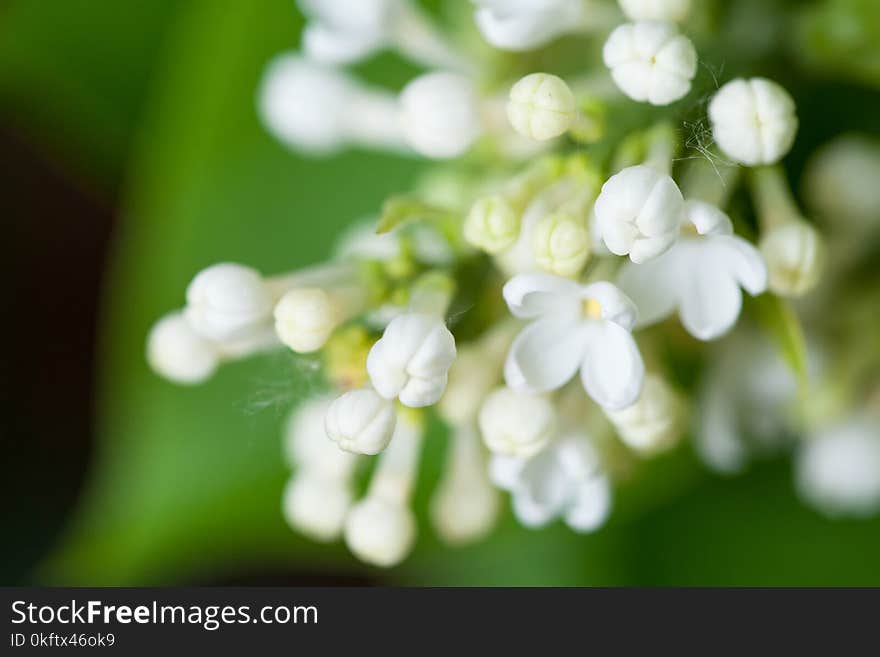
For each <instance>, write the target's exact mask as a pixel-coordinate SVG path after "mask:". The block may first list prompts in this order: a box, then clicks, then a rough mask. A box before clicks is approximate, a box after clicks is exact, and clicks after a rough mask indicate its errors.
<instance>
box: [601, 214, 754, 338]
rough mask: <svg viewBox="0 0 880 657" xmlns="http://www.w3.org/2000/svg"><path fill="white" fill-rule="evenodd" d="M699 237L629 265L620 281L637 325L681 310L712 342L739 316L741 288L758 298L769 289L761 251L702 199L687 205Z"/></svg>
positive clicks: (692, 328)
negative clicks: (635, 312) (636, 314)
mask: <svg viewBox="0 0 880 657" xmlns="http://www.w3.org/2000/svg"><path fill="white" fill-rule="evenodd" d="M686 206H687V207H686V213H687V217H688V221H689V222H690V224H692V225H693V227H694V229H695V231H696V235H692V234H687V233H683V234H682V236H681V237H680V238H679V240H678V242H677V243H676V244H675V246H673V247H672V248H671V249H670V250H669V251H667V252H666V253H665V254H663V255H661V256H660V257H658V258H655V259H654V260H652V261H650V262H647V263H644V264H641V265H633V264H630V263H626V264H625V265H624V267H623V269H622V270H621V272H620V275H619V278H618V284H619V285H620V287H621V289H623V290H624V292H626V294H628V295H629V297H630V298H631V299H632V300H633V301H634V302H635V304H636V307H637V308H638V309H639V320H638V324H637V325H638V326H639V327H641V326H647V325H649V324H653V323H655V322H658V321H660V320H661V319H664V318H666V317H668V316H669V315H671V314H672V313H673V312H675V311H676V310H677V311H678V314H679V317H680V319H681V322H682V324H683V325H684V327H685V329H687V331H688V333H690V334H691V335H693V336H694V337H695V338H698V339H700V340H712V339H714V338H717V337H719V336H721V335H722V334H724V333H726V332H727V331H728V330H729V329H730V328H731V327H732V326H733V325H734V324H735V323H736V320H737V318H738V317H739V312H740V309H741V307H742V292H741V291H740V287H742V288H743V289H745V290H746V291H747V292H748V293H749V294H751V295H753V296H755V295H758V294H761V293H762V292H764V291H765V290H766V288H767V267H766V265H765V264H764V260H763V258H761V254H760V253H758V250H757V249H756V248H755V247H753V246H752V245H751V244H749V243H748V242H747V241H745V240H744V239H742V238H741V237H737V236H736V235H734V234H733V228H732V226H731V223H730V219H729V218H728V217H727V215H726V214H724V213H723V212H722V211H721V210H719V209H718V208H716V207H715V206H713V205H710V204H708V203H703V202H701V201H688V202H687V204H686Z"/></svg>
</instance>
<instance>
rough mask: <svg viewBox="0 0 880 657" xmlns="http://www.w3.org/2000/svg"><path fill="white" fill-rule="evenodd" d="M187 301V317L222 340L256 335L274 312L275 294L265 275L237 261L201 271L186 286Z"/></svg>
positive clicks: (205, 333) (199, 329)
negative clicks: (270, 289)
mask: <svg viewBox="0 0 880 657" xmlns="http://www.w3.org/2000/svg"><path fill="white" fill-rule="evenodd" d="M186 302H187V306H186V310H185V314H186V319H187V321H189V323H190V325H191V326H192V327H193V329H194V330H195V331H196V332H197V333H199V334H201V335H203V336H205V337H206V338H208V339H211V340H216V341H219V342H222V341H226V340H240V339H241V340H243V339H246V338H248V337H250V336H252V335H254V334H255V333H256V332H258V331H259V330H261V329H262V328H264V327H265V324H266V322H267V321H268V320H269V318H270V317H271V315H272V297H271V294H270V293H269V290H268V289H267V287H266V285H265V283H264V281H263V277H262V276H261V275H260V273H259V272H257V271H256V270H254V269H251V268H250V267H245V266H244V265H238V264H234V263H222V264H219V265H213V266H211V267H208V268H207V269H204V270H202V271H201V272H199V274H198V275H197V276H196V277H195V278H194V279H193V281H192V283H190V284H189V287H188V288H187V290H186Z"/></svg>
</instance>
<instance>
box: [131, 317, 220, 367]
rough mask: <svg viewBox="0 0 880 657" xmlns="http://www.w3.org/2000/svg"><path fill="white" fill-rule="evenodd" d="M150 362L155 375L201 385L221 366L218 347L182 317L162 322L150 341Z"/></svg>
mask: <svg viewBox="0 0 880 657" xmlns="http://www.w3.org/2000/svg"><path fill="white" fill-rule="evenodd" d="M147 361H148V362H149V363H150V367H152V368H153V369H154V370H155V371H156V372H158V373H159V374H161V375H162V376H164V377H165V378H166V379H169V380H171V381H175V382H177V383H188V384H194V383H201V382H202V381H205V380H206V379H208V378H209V377H210V376H211V375H212V374H213V373H214V371H215V370H216V369H217V366H218V365H219V363H220V352H219V349H218V347H217V345H216V344H215V343H213V342H211V341H210V340H208V339H207V338H204V337H202V336H201V335H199V334H198V333H196V331H194V330H193V328H192V326H190V323H189V322H188V321H187V320H186V318H185V317H184V316H183V313H179V312H177V313H169V314H168V315H166V316H165V317H163V318H162V319H160V320H159V321H158V322H156V324H155V325H154V326H153V328H151V329H150V335H149V336H148V338H147Z"/></svg>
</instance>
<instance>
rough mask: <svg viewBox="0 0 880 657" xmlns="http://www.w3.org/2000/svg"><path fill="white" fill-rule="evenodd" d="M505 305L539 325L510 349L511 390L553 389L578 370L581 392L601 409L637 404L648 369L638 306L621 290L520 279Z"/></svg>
mask: <svg viewBox="0 0 880 657" xmlns="http://www.w3.org/2000/svg"><path fill="white" fill-rule="evenodd" d="M504 299H505V301H507V305H508V306H509V307H510V311H511V312H512V313H513V314H514V315H515V316H516V317H519V318H521V319H530V320H534V321H532V323H531V324H529V325H528V326H526V328H525V329H523V331H522V332H521V333H520V334H519V335H518V336H517V338H516V340H514V341H513V346H512V347H511V348H510V353H509V354H508V356H507V363H506V364H505V368H504V375H505V378H506V380H507V385H509V386H510V387H512V388H517V389H521V390H527V391H530V392H544V391H548V390H555V389H556V388H559V387H561V386H562V385H564V384H565V383H566V382H567V381H569V380H570V379H571V378H572V377H573V376H574V375H575V373H576V372H577V371H578V369H580V372H581V382H582V383H583V386H584V389H585V390H586V391H587V394H588V395H589V396H590V397H592V398H593V400H595V401H596V403H598V404H599V405H600V406H602V407H603V408H605V409H608V410H618V409H621V408H626V407H627V406H629V405H630V404H632V403H634V402H635V401H636V400H637V399H638V397H639V393H640V392H641V389H642V381H643V379H644V374H645V368H644V364H643V362H642V356H641V354H640V353H639V349H638V347H637V346H636V342H635V340H634V339H633V337H632V335H631V334H630V329H631V328H632V326H633V324H634V323H635V319H636V307H635V306H634V305H633V303H632V301H630V300H629V298H627V297H626V295H624V294H623V293H622V292H621V291H620V290H619V289H618V288H617V287H615V286H614V285H612V284H611V283H607V282H604V281H602V282H597V283H590V284H588V285H579V284H578V283H575V282H574V281H571V280H568V279H565V278H559V277H556V276H549V275H546V274H520V275H518V276H515V277H514V278H512V279H511V280H509V281H508V282H507V284H506V285H505V286H504Z"/></svg>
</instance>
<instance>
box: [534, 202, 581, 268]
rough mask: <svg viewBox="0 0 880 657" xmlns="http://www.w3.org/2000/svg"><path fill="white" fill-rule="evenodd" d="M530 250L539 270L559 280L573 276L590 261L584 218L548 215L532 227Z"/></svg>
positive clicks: (561, 213)
mask: <svg viewBox="0 0 880 657" xmlns="http://www.w3.org/2000/svg"><path fill="white" fill-rule="evenodd" d="M532 250H533V251H534V254H535V261H536V262H537V263H538V265H540V266H541V268H542V269H545V270H546V271H548V272H551V273H553V274H557V275H559V276H574V275H575V274H577V273H578V272H580V270H581V269H583V267H584V264H585V263H586V262H587V258H589V257H590V233H589V231H588V230H587V223H586V217H577V216H575V215H573V214H570V213H568V212H555V213H553V214H550V215H547V216H546V217H544V218H543V219H541V220H540V221H539V222H538V223H537V225H535V229H534V231H533V232H532Z"/></svg>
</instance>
